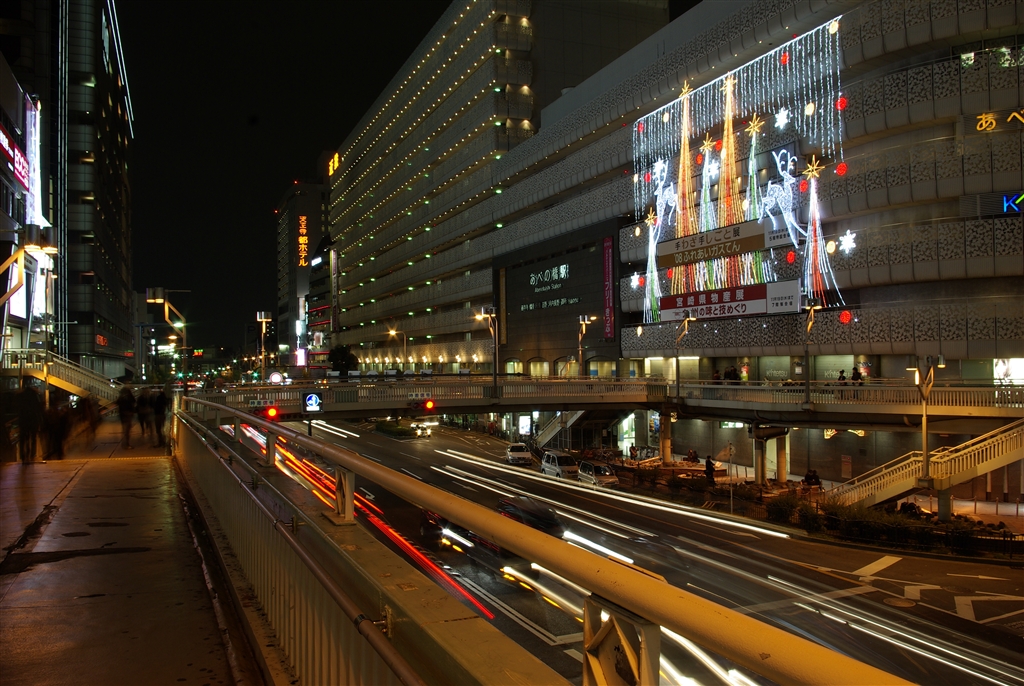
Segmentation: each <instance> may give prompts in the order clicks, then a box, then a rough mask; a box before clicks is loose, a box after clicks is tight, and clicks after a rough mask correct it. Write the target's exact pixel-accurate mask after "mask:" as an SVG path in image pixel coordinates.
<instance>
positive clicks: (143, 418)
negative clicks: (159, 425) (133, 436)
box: [135, 388, 153, 438]
mask: <svg viewBox="0 0 1024 686" xmlns="http://www.w3.org/2000/svg"><path fill="white" fill-rule="evenodd" d="M135 412H136V413H137V414H138V415H139V432H140V433H141V434H142V438H146V434H147V433H149V432H150V430H151V429H152V428H153V408H152V407H151V406H150V399H149V389H147V388H143V389H142V390H141V391H139V397H138V398H136V399H135Z"/></svg>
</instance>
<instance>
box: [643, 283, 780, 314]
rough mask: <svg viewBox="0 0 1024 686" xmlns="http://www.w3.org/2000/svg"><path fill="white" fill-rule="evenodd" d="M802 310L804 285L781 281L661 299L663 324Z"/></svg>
mask: <svg viewBox="0 0 1024 686" xmlns="http://www.w3.org/2000/svg"><path fill="white" fill-rule="evenodd" d="M799 311H800V282H799V281H796V280H794V281H780V282H778V283H769V284H764V285H758V286H740V287H738V288H724V289H722V290H719V291H702V292H700V293H687V294H686V295H671V296H668V297H665V298H662V299H661V319H662V321H667V322H671V321H680V320H682V319H684V318H686V316H687V315H689V316H690V317H696V318H697V319H722V318H726V317H744V316H747V315H757V314H785V313H791V312H799Z"/></svg>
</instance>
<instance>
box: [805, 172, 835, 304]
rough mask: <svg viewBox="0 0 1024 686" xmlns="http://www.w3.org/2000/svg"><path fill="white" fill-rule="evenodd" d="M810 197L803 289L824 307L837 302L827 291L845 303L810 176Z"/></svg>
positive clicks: (816, 184) (816, 193)
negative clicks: (829, 257)
mask: <svg viewBox="0 0 1024 686" xmlns="http://www.w3.org/2000/svg"><path fill="white" fill-rule="evenodd" d="M810 193H811V198H810V205H809V208H808V216H807V232H806V235H807V241H806V242H805V243H804V278H803V291H804V294H805V295H806V296H807V297H808V298H818V299H820V300H821V302H822V304H823V305H825V306H826V307H830V306H834V305H836V304H837V303H836V302H831V301H830V299H829V297H828V293H829V291H834V292H835V298H832V299H831V300H832V301H838V304H845V302H844V301H843V296H842V294H841V293H840V292H839V287H838V286H837V285H836V277H835V274H833V273H832V265H831V264H830V263H829V261H828V254H827V252H826V245H825V240H824V238H823V237H822V235H821V212H820V210H819V209H818V179H817V177H816V176H815V177H811V189H810Z"/></svg>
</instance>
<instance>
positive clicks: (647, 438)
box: [633, 410, 651, 445]
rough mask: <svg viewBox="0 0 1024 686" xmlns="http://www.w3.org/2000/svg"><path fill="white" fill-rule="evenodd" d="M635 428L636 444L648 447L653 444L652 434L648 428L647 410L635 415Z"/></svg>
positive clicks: (638, 411)
mask: <svg viewBox="0 0 1024 686" xmlns="http://www.w3.org/2000/svg"><path fill="white" fill-rule="evenodd" d="M633 426H634V429H635V431H634V433H635V434H636V444H637V445H648V444H649V443H650V442H651V433H650V431H649V430H648V426H647V410H637V411H636V412H634V413H633Z"/></svg>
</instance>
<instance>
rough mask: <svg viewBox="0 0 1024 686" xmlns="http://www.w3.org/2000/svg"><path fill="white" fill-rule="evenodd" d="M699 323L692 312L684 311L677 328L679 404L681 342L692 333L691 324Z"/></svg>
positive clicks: (677, 389)
mask: <svg viewBox="0 0 1024 686" xmlns="http://www.w3.org/2000/svg"><path fill="white" fill-rule="evenodd" d="M695 321H697V318H696V317H691V316H690V310H683V321H681V322H679V326H677V327H676V331H677V332H678V333H677V334H676V349H675V353H676V354H675V366H676V402H677V403H678V402H679V341H681V340H683V336H685V335H686V334H688V333H690V322H695Z"/></svg>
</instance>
